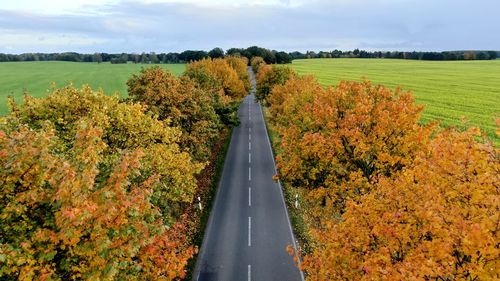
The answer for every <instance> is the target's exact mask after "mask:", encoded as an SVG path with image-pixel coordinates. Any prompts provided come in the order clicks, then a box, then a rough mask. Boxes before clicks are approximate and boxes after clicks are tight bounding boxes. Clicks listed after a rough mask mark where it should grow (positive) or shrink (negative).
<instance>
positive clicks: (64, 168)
mask: <svg viewBox="0 0 500 281" xmlns="http://www.w3.org/2000/svg"><path fill="white" fill-rule="evenodd" d="M77 127H78V129H77V131H76V136H75V138H74V141H73V142H72V145H70V147H71V148H70V150H69V151H68V153H66V154H60V153H58V149H57V147H58V146H59V140H58V139H57V137H56V135H57V132H56V130H55V129H54V128H53V127H52V126H51V124H50V122H45V123H44V124H43V126H42V127H41V128H40V129H37V130H33V129H30V128H29V127H28V126H25V125H21V126H19V127H18V128H17V129H16V130H14V131H9V130H6V131H4V130H0V166H1V169H0V182H1V183H2V184H1V185H0V186H1V193H0V196H1V200H0V207H1V208H0V210H1V211H0V216H1V222H2V223H1V224H0V232H1V233H0V234H1V235H0V253H1V257H2V262H1V264H0V277H2V279H7V280H11V279H12V280H15V279H20V280H35V279H36V280H75V279H86V280H112V279H127V280H143V279H144V278H150V279H155V280H172V279H174V278H182V277H183V276H184V274H185V273H184V271H183V267H184V265H185V264H186V262H187V260H188V258H189V257H190V256H191V255H193V253H194V249H193V248H192V247H190V246H189V245H186V238H185V236H184V235H182V233H183V232H182V231H183V227H182V225H181V224H174V225H172V226H171V227H170V228H168V227H166V226H165V225H164V224H163V221H162V217H161V212H160V210H159V209H158V208H157V207H155V206H154V205H153V204H152V203H151V197H152V194H153V189H152V188H153V185H154V183H155V182H157V181H158V179H159V178H160V176H159V175H156V174H153V175H151V176H149V177H147V178H146V179H145V180H144V181H142V182H140V183H134V182H135V180H134V178H136V177H137V175H140V174H141V162H142V161H141V158H142V157H144V153H143V152H142V151H141V149H132V150H126V151H123V152H122V153H120V155H119V157H117V158H116V160H115V161H113V163H112V165H111V166H112V171H111V172H110V173H109V175H107V176H106V177H105V178H100V170H99V166H100V164H102V163H103V161H104V157H103V156H104V151H105V149H106V144H105V143H104V142H103V139H102V137H103V131H102V130H100V129H98V128H97V127H95V126H94V124H92V123H91V121H84V120H82V121H79V122H78V125H77Z"/></svg>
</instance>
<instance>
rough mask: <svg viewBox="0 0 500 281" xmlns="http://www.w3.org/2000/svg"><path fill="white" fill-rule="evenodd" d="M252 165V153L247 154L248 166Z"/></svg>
mask: <svg viewBox="0 0 500 281" xmlns="http://www.w3.org/2000/svg"><path fill="white" fill-rule="evenodd" d="M250 163H252V153H248V164H250Z"/></svg>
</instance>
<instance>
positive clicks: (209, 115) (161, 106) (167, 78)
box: [127, 67, 220, 161]
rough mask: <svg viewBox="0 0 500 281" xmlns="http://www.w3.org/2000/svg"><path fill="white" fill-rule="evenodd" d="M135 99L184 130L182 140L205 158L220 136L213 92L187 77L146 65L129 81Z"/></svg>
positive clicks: (200, 157) (130, 91)
mask: <svg viewBox="0 0 500 281" xmlns="http://www.w3.org/2000/svg"><path fill="white" fill-rule="evenodd" d="M127 85H128V92H129V96H130V98H131V100H132V101H135V102H140V103H142V104H144V105H146V106H147V108H148V109H149V110H150V111H151V112H153V114H155V115H156V116H158V117H159V119H160V120H163V121H167V123H170V124H171V125H173V126H177V127H179V128H180V129H181V130H182V135H181V138H180V144H181V146H182V147H183V148H186V149H188V150H189V151H190V153H191V155H193V157H194V158H195V159H197V160H203V161H205V160H206V159H207V158H208V156H209V154H210V146H211V144H212V143H213V142H214V141H215V139H216V137H217V136H218V130H219V127H220V123H219V120H218V117H217V115H216V113H215V111H214V108H213V106H212V97H211V96H210V93H207V92H206V91H204V90H202V89H200V88H197V87H196V85H195V83H194V82H193V81H191V80H190V79H189V78H188V77H186V76H183V77H180V78H177V77H175V76H174V75H173V74H171V73H169V72H167V71H165V70H163V69H162V68H159V67H153V68H146V69H143V70H142V71H141V73H140V74H138V75H133V76H132V77H131V78H130V79H129V81H128V82H127Z"/></svg>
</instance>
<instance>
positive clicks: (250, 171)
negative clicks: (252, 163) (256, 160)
mask: <svg viewBox="0 0 500 281" xmlns="http://www.w3.org/2000/svg"><path fill="white" fill-rule="evenodd" d="M251 180H252V167H248V181H251Z"/></svg>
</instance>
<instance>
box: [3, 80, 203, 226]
mask: <svg viewBox="0 0 500 281" xmlns="http://www.w3.org/2000/svg"><path fill="white" fill-rule="evenodd" d="M145 110H146V108H145V107H144V106H143V105H140V104H136V103H123V102H120V100H119V99H118V98H117V97H110V96H106V95H104V93H103V92H102V91H93V90H92V89H91V88H90V87H88V86H83V87H82V88H80V89H78V88H74V87H73V86H71V85H70V86H66V87H64V88H61V89H55V90H54V91H53V92H52V93H51V94H50V95H49V96H47V97H46V98H33V97H30V96H26V97H25V100H24V103H23V104H22V105H16V104H12V113H11V114H10V115H9V116H8V117H7V120H8V122H7V124H8V126H9V127H11V128H14V129H15V128H16V127H19V126H20V125H23V124H25V125H28V126H29V127H30V128H32V129H40V128H42V126H43V125H44V124H45V123H46V122H50V123H51V124H53V126H54V128H55V134H56V135H57V141H58V146H57V147H58V150H59V151H60V152H61V153H67V152H68V151H70V150H71V149H72V147H73V144H74V142H75V136H76V135H77V132H78V124H79V122H80V120H82V119H86V120H92V123H93V124H94V125H95V126H96V127H98V128H99V129H100V130H101V131H102V141H103V142H104V143H105V148H103V156H102V157H103V158H104V160H103V161H102V163H101V164H100V176H102V177H106V176H107V175H108V174H109V173H110V172H111V171H112V169H111V166H110V165H106V163H112V162H113V161H115V159H116V157H118V155H120V153H121V152H122V151H125V150H131V149H137V148H140V149H142V151H143V153H144V156H143V157H142V158H141V162H142V163H141V171H142V172H141V175H137V178H136V181H137V182H140V181H143V180H145V178H146V177H147V176H150V175H152V174H156V175H158V176H159V181H158V182H156V183H155V184H154V185H153V189H154V190H155V192H154V194H153V196H152V199H153V200H154V204H155V205H157V206H158V207H160V208H162V210H163V211H164V215H165V216H166V217H169V216H171V215H175V216H177V215H176V214H177V213H178V212H179V210H178V208H177V209H175V208H173V207H174V206H177V205H178V204H188V203H190V202H191V200H192V196H193V194H194V192H195V189H196V180H195V175H196V174H197V173H198V172H199V171H200V170H201V169H202V167H203V165H201V164H199V163H195V162H194V161H193V160H192V157H191V156H190V155H189V154H188V153H187V152H185V151H182V150H181V148H180V147H179V145H178V143H179V141H180V138H181V131H179V129H177V128H172V127H169V126H168V125H167V124H166V123H164V122H161V121H159V120H156V119H155V118H153V117H152V116H150V115H148V114H146V113H145Z"/></svg>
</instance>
